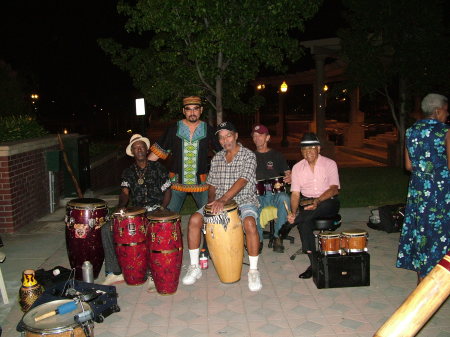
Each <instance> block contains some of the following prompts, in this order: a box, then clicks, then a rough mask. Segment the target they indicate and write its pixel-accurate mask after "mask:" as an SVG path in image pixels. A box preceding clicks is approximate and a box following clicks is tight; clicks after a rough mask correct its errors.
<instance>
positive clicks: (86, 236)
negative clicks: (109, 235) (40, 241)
mask: <svg viewBox="0 0 450 337" xmlns="http://www.w3.org/2000/svg"><path fill="white" fill-rule="evenodd" d="M107 221H108V207H107V205H106V202H105V201H103V200H101V199H94V198H79V199H72V200H71V201H69V202H68V203H67V205H66V217H65V223H66V246H67V255H68V257H69V262H70V266H71V267H72V268H75V277H76V279H78V280H82V279H83V275H82V272H81V266H82V265H83V262H84V261H90V262H91V263H92V266H93V269H94V278H97V277H98V274H99V273H100V270H101V269H102V265H103V260H104V259H105V254H104V252H103V244H102V234H101V227H102V225H103V224H104V223H105V222H107Z"/></svg>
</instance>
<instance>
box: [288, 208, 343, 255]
mask: <svg viewBox="0 0 450 337" xmlns="http://www.w3.org/2000/svg"><path fill="white" fill-rule="evenodd" d="M341 220H342V217H341V215H340V214H336V215H334V216H331V217H320V218H317V219H315V220H314V228H313V230H314V231H319V233H323V232H334V231H335V230H336V229H338V228H339V227H341V223H342V221H341ZM315 237H316V238H317V234H316V235H315ZM302 252H303V249H302V247H300V249H299V250H297V251H296V252H295V253H294V254H292V255H291V257H290V259H291V260H295V258H296V257H297V255H300V254H302Z"/></svg>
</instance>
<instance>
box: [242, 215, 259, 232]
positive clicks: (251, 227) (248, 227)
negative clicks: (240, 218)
mask: <svg viewBox="0 0 450 337" xmlns="http://www.w3.org/2000/svg"><path fill="white" fill-rule="evenodd" d="M244 230H245V234H247V235H248V234H257V233H258V230H257V229H256V221H255V218H253V217H251V216H248V217H246V218H245V219H244Z"/></svg>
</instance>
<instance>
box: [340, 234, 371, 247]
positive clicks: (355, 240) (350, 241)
mask: <svg viewBox="0 0 450 337" xmlns="http://www.w3.org/2000/svg"><path fill="white" fill-rule="evenodd" d="M368 236H369V234H368V233H367V232H366V231H364V230H360V229H354V230H350V231H346V232H342V234H341V249H342V250H343V251H344V252H346V253H362V252H367V238H368Z"/></svg>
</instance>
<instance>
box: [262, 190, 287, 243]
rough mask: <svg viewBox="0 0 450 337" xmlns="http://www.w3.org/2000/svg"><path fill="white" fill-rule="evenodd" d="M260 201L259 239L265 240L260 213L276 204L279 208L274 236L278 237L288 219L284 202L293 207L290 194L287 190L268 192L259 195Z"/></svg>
mask: <svg viewBox="0 0 450 337" xmlns="http://www.w3.org/2000/svg"><path fill="white" fill-rule="evenodd" d="M258 201H259V204H260V206H259V209H258V221H257V226H256V227H257V228H258V233H259V241H263V229H262V227H261V226H260V224H259V215H260V214H261V211H262V210H263V208H264V207H266V206H274V207H276V209H277V220H276V221H275V233H274V237H276V238H277V237H278V231H279V230H280V228H281V226H283V225H284V224H285V223H286V220H287V212H286V207H285V206H284V203H285V202H286V205H287V207H288V209H291V206H290V205H291V201H290V198H289V196H288V195H287V194H286V193H285V192H281V193H275V194H272V193H267V194H265V195H259V196H258Z"/></svg>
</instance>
